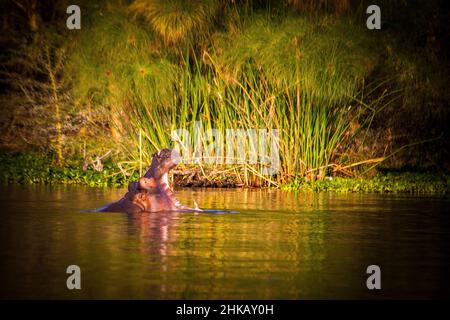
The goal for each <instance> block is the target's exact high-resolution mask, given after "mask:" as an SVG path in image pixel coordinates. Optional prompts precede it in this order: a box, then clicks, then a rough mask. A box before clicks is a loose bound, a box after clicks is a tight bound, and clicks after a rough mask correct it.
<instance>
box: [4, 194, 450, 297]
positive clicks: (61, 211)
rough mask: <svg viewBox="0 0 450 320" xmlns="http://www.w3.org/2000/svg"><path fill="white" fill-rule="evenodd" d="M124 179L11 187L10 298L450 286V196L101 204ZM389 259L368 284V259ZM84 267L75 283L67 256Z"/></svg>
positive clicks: (405, 292)
mask: <svg viewBox="0 0 450 320" xmlns="http://www.w3.org/2000/svg"><path fill="white" fill-rule="evenodd" d="M124 192H125V190H124V189H109V188H88V187H75V186H74V187H71V186H4V187H2V188H1V189H0V199H1V203H2V207H1V215H0V219H1V223H0V268H1V269H0V274H1V284H0V295H1V298H42V299H47V298H62V299H67V298H69V299H72V298H78V299H79V298H81V299H91V298H95V299H105V298H120V299H316V298H319V299H323V298H326V299H328V298H337V299H349V298H357V299H359V298H364V299H372V298H374V299H379V298H388V299H390V298H433V297H442V296H443V295H446V296H448V295H449V293H450V289H449V288H448V286H447V283H448V279H447V277H448V270H449V267H450V255H449V254H448V244H449V240H450V236H449V230H450V229H449V227H450V209H449V205H450V200H449V199H448V198H442V197H437V196H407V195H370V194H369V195H368V194H332V193H321V194H312V193H292V192H291V193H290V192H283V191H279V190H246V189H244V190H242V189H238V190H235V189H182V190H176V194H177V197H178V199H179V200H180V201H181V202H182V203H184V204H186V205H192V204H193V200H197V202H198V203H199V205H200V207H202V208H208V209H227V210H236V211H239V213H232V214H197V215H195V214H192V213H166V214H156V213H148V214H136V215H129V214H124V213H89V212H82V210H86V209H93V208H97V207H100V206H102V205H104V204H106V203H108V202H111V201H114V200H117V199H119V198H120V197H121V196H122V195H123V194H124ZM373 264H375V265H379V266H380V268H381V285H382V289H381V290H368V289H367V287H366V279H367V277H368V276H369V275H367V274H366V268H367V266H369V265H373ZM69 265H78V266H79V267H80V268H81V287H82V288H81V290H68V289H67V287H66V279H67V277H68V276H69V275H68V274H66V268H67V267H68V266H69Z"/></svg>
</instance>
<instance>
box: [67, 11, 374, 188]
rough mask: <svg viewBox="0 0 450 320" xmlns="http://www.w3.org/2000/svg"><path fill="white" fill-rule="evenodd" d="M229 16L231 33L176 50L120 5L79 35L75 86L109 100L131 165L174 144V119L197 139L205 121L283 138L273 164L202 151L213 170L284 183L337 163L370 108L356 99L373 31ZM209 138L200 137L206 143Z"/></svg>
mask: <svg viewBox="0 0 450 320" xmlns="http://www.w3.org/2000/svg"><path fill="white" fill-rule="evenodd" d="M234 18H235V19H237V20H238V21H237V22H236V23H237V24H238V25H239V26H240V27H239V28H238V29H236V30H235V32H226V31H222V32H216V33H214V34H213V35H211V39H210V45H209V47H208V48H204V49H202V50H201V51H198V50H197V51H196V50H195V48H186V50H185V54H184V56H183V58H181V59H180V56H179V55H172V54H171V53H170V52H166V51H165V50H164V48H161V47H158V42H157V41H154V34H153V33H152V31H151V30H146V29H145V28H143V27H142V26H141V25H139V22H137V21H135V20H132V19H130V17H129V16H126V15H125V14H124V13H123V12H122V11H120V10H119V11H112V12H109V13H108V14H107V15H105V17H104V19H105V21H103V22H99V23H95V24H93V25H92V26H91V28H92V29H91V30H90V32H86V34H89V38H86V39H83V38H82V39H80V45H79V46H78V49H77V50H76V51H75V52H74V55H73V62H74V63H75V64H76V65H77V66H78V68H79V69H80V71H81V72H80V71H79V72H78V74H80V77H79V78H78V80H77V81H76V82H75V89H76V90H79V91H81V92H83V93H84V95H85V97H87V99H88V100H89V99H91V100H89V101H94V100H95V99H96V98H97V99H99V101H95V102H93V103H97V104H100V105H107V107H108V110H109V112H110V113H111V124H112V126H113V128H114V129H115V130H116V131H117V132H118V133H119V135H118V136H119V138H118V139H117V146H118V148H119V149H120V150H121V151H122V154H123V155H124V156H126V157H128V160H127V161H124V162H123V163H121V165H123V168H124V172H128V173H130V172H133V171H136V170H138V168H140V167H141V166H142V162H144V163H145V164H148V163H150V160H151V155H152V153H153V152H154V151H155V150H157V149H160V148H164V147H172V146H174V142H173V141H172V138H173V137H171V132H172V131H173V130H175V129H177V128H182V129H186V130H188V131H189V132H190V133H191V139H192V140H193V139H194V137H193V133H194V129H195V126H196V125H198V123H199V121H200V122H201V127H200V130H201V131H202V133H205V132H206V131H207V130H209V129H213V128H214V129H217V130H219V131H220V132H221V133H222V135H223V136H225V132H226V129H245V130H250V129H276V130H278V132H279V138H280V140H279V141H280V145H279V151H280V159H279V160H280V167H279V171H278V173H277V174H276V175H273V176H263V175H261V174H260V169H261V167H264V166H265V165H264V164H250V163H238V164H230V165H211V164H208V159H205V160H206V161H203V162H201V163H200V164H197V166H200V168H201V171H202V172H203V173H205V175H206V176H207V177H206V178H207V179H214V174H218V173H224V172H225V173H226V174H228V175H230V174H232V175H234V176H235V177H236V179H237V180H238V181H239V182H241V183H242V184H247V185H249V184H257V185H261V184H266V185H278V184H281V183H286V182H288V181H290V180H292V179H293V178H295V177H299V176H301V177H308V178H310V179H312V180H314V179H316V178H322V177H324V176H325V175H326V174H328V173H329V171H330V170H331V168H332V165H333V164H336V163H340V162H339V161H340V155H339V151H341V150H345V146H346V145H348V143H350V142H351V140H352V138H353V136H354V135H355V134H356V133H357V132H356V131H352V130H350V125H351V124H352V123H358V122H359V121H360V120H361V119H360V117H361V116H362V115H364V117H368V116H370V114H371V113H373V112H375V110H371V109H370V108H368V107H367V105H368V104H370V102H366V103H362V102H361V101H359V100H358V99H356V98H357V97H358V94H359V91H360V90H361V88H362V87H363V79H364V78H365V77H366V76H367V75H368V74H370V72H371V71H372V70H373V68H374V65H375V63H376V55H375V53H374V50H373V47H372V39H371V37H370V36H369V35H367V34H365V32H367V31H364V30H363V29H360V28H359V27H357V26H355V25H352V23H351V22H350V21H347V20H345V21H344V20H336V19H331V18H330V17H329V16H321V17H316V18H307V17H302V16H298V15H296V16H287V17H286V18H285V19H283V20H282V21H276V20H270V19H267V17H265V16H263V15H258V14H253V15H252V16H251V17H250V21H242V20H243V19H244V20H245V19H248V17H246V16H238V17H237V18H236V17H234ZM106 34H108V36H106ZM92 37H94V39H92ZM368 110H369V111H368ZM203 139H204V140H203V141H202V142H203V144H204V145H205V146H206V145H207V144H208V143H209V142H211V139H210V138H208V137H204V136H203ZM192 142H194V141H192ZM246 148H247V151H248V152H250V151H251V146H247V147H246ZM208 172H209V173H208Z"/></svg>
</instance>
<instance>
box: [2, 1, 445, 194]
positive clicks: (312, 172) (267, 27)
mask: <svg viewBox="0 0 450 320" xmlns="http://www.w3.org/2000/svg"><path fill="white" fill-rule="evenodd" d="M19 2H20V1H19ZM32 2H33V1H31V2H30V3H32ZM46 6H51V8H47V7H46ZM59 6H61V7H59ZM81 7H82V12H83V22H82V25H83V26H82V29H81V30H79V31H76V32H69V31H68V30H65V28H60V25H61V23H64V18H65V11H64V9H65V8H64V6H63V5H62V4H54V5H51V4H46V5H45V4H40V5H36V6H35V7H30V8H28V7H27V6H26V4H24V5H23V6H22V8H27V10H28V11H27V12H26V15H24V21H23V25H21V26H20V27H19V26H14V25H11V26H9V27H10V29H11V30H17V31H11V33H4V34H5V35H4V37H5V39H6V40H5V39H3V38H2V39H1V40H2V41H7V42H8V45H9V47H10V50H9V51H8V53H7V54H6V55H3V56H0V64H1V65H2V67H3V68H2V70H3V71H1V72H2V75H3V76H4V77H3V78H4V79H5V80H6V81H5V80H3V81H4V82H5V83H6V85H7V89H6V90H5V91H2V92H1V95H0V97H1V102H2V104H3V105H4V106H5V110H6V111H5V112H4V114H2V119H0V120H1V121H0V123H1V130H2V135H1V136H2V138H1V142H2V148H1V149H2V150H4V151H5V152H6V153H5V154H4V155H2V159H3V160H4V161H2V164H1V165H0V166H1V168H2V171H3V172H2V181H4V182H38V181H39V182H44V183H50V182H51V183H53V182H58V181H60V182H63V183H69V182H70V181H71V182H74V183H89V184H95V185H123V184H126V181H128V180H129V179H131V178H132V177H134V176H135V175H137V174H139V173H140V172H142V170H143V169H145V168H144V167H145V166H146V164H148V163H150V161H151V155H152V154H153V152H154V151H155V150H158V149H160V148H166V147H173V146H174V141H173V138H174V137H171V132H172V131H173V130H175V129H178V128H181V129H185V130H188V131H189V132H191V139H192V140H193V139H194V135H193V134H192V133H193V131H194V127H195V126H196V125H197V123H199V122H200V123H201V126H200V130H201V132H202V133H203V134H204V133H205V132H207V131H208V130H210V129H212V128H214V129H217V130H218V132H220V133H221V134H222V136H225V130H226V129H245V130H249V129H277V130H278V131H279V135H280V136H279V137H280V170H279V172H278V173H277V174H276V175H274V176H262V175H261V174H259V172H260V169H261V167H263V166H264V165H262V164H248V163H245V164H237V165H222V164H210V163H207V162H204V163H202V164H201V165H186V164H185V165H181V166H180V167H179V168H178V169H179V170H180V171H181V172H183V171H184V172H187V174H188V175H189V174H190V173H189V172H192V171H193V170H194V171H200V172H201V174H196V175H195V179H197V180H200V181H203V182H205V183H204V185H219V186H220V185H223V184H226V185H229V184H234V185H243V186H283V185H286V186H288V188H294V189H296V188H305V187H307V186H310V185H311V187H308V188H310V189H314V190H322V189H321V188H325V189H330V190H332V189H333V188H337V189H345V188H348V189H349V190H354V189H355V190H363V191H364V190H366V189H367V190H372V191H375V190H376V188H377V187H376V186H375V185H376V184H377V182H373V181H375V180H362V181H372V182H371V183H374V185H373V186H372V185H370V186H369V185H368V184H367V183H365V184H364V185H365V186H359V185H358V183H357V181H359V180H358V179H363V178H364V177H365V176H366V174H368V173H369V174H373V173H374V172H373V171H374V170H376V167H377V166H378V165H379V164H381V163H382V164H383V166H385V167H391V168H402V167H404V166H408V165H410V166H413V167H418V168H425V169H428V168H431V169H439V170H443V169H444V170H445V169H448V168H447V167H448V166H449V163H448V160H447V159H448V158H449V157H448V152H447V150H448V148H447V145H446V143H447V142H446V139H445V137H446V136H447V134H448V132H447V129H445V128H446V126H445V123H446V121H445V119H447V116H448V111H447V107H446V106H447V104H446V103H445V101H448V100H447V97H448V90H447V88H446V84H447V81H446V79H448V75H446V72H445V70H446V65H442V63H443V61H444V60H443V59H442V56H441V52H440V51H439V50H438V49H436V48H437V47H436V46H433V45H427V46H419V45H417V43H419V41H418V39H422V38H421V37H423V34H421V33H420V32H421V31H420V32H419V30H422V29H423V25H424V24H426V25H427V26H428V28H429V29H427V30H431V31H427V32H429V33H430V34H427V35H426V36H427V39H428V38H429V39H430V41H432V39H435V38H433V37H435V36H436V34H437V33H433V32H434V31H433V30H438V29H436V28H437V27H436V26H433V25H431V26H430V25H429V22H428V20H427V21H426V22H423V21H421V20H418V21H416V20H414V21H416V22H415V23H416V25H413V26H411V28H412V29H413V30H418V31H417V32H418V33H417V34H416V33H414V32H408V37H409V38H408V39H409V42H408V43H404V42H402V40H401V39H404V34H403V33H402V32H401V31H399V30H397V29H396V24H395V23H396V21H397V20H396V19H398V17H397V16H396V15H395V14H396V12H399V10H400V11H401V12H402V14H408V12H410V11H414V10H413V9H414V8H412V7H409V6H408V5H407V4H389V3H384V4H383V8H384V9H383V19H384V21H387V22H388V23H390V22H392V24H391V25H389V24H388V27H386V30H384V31H383V32H384V33H383V34H384V36H383V37H380V35H379V34H378V33H377V32H374V31H369V30H368V29H367V28H366V27H365V17H366V16H365V14H364V4H362V5H360V6H354V5H352V2H351V1H348V0H330V1H309V0H286V1H273V2H271V1H266V2H265V1H257V0H255V1H211V0H203V1H200V0H198V1H188V2H187V1H181V0H170V1H162V0H135V1H132V2H131V3H130V5H129V6H125V5H124V4H123V2H122V1H112V2H111V1H105V2H98V3H95V4H94V3H92V2H89V1H81ZM47 9H51V10H53V11H54V12H55V14H54V15H53V16H52V17H49V16H46V15H45V14H44V13H43V12H47V11H48V12H50V11H51V10H50V11H49V10H47ZM423 9H424V10H431V9H429V7H428V5H424V8H423ZM11 10H12V11H13V12H14V10H18V8H16V7H12V8H11ZM30 17H34V18H33V19H32V20H30V19H31V18H30ZM27 19H28V20H27ZM4 21H5V23H4V25H6V26H7V25H8V23H9V20H8V19H6V18H5V19H4ZM427 23H428V24H427ZM438 26H439V24H438ZM12 27H16V28H12ZM434 41H435V40H434ZM424 107H426V108H427V109H426V111H424ZM202 139H203V140H202V143H203V145H204V146H206V145H208V144H209V143H210V142H211V141H212V138H211V137H207V136H205V135H203V136H202ZM175 140H176V139H175ZM424 141H427V142H426V143H422V142H424ZM175 142H176V141H175ZM191 143H193V141H191ZM247 148H248V150H247V151H249V150H250V146H248V147H247ZM8 152H14V153H16V154H17V153H19V154H22V155H19V156H17V155H15V156H11V155H9V154H8ZM30 152H31V153H30ZM36 152H37V153H36ZM103 154H109V156H108V157H107V158H105V159H104V160H102V161H106V162H105V163H104V164H103V171H95V170H93V169H92V168H91V169H88V170H83V165H85V164H86V163H90V161H91V159H94V158H96V157H97V156H99V155H103ZM14 159H15V160H14ZM35 160H36V161H35ZM38 163H40V165H41V166H42V167H43V168H45V170H39V169H38V168H39V166H38V165H37V164H38ZM27 168H28V169H29V170H28V169H27ZM33 168H34V169H33ZM33 174H36V177H34V178H33V177H32V175H33ZM15 175H17V177H15ZM328 176H332V177H334V179H333V180H332V181H328V180H323V179H324V178H325V177H328ZM339 176H349V177H352V179H351V180H346V179H341V178H338V177H339ZM423 178H424V179H425V180H426V177H425V176H424V177H423ZM189 179H190V178H189ZM189 179H188V180H189ZM230 180H231V181H232V182H230ZM316 180H317V183H315V181H316ZM301 181H311V183H310V182H308V183H302V182H301ZM348 181H350V182H348ZM354 183H356V184H355V185H353V184H354ZM424 183H425V184H427V183H428V182H426V181H425V182H424ZM341 184H342V185H341ZM405 184H406V185H408V186H407V187H405V188H406V189H405V190H411V188H413V187H412V185H411V184H410V183H409V182H408V183H405ZM432 184H433V185H434V182H433V183H432ZM388 185H389V186H390V185H391V184H390V182H389V183H388ZM389 186H387V187H386V188H387V189H389V188H391V187H389ZM365 188H366V189H365ZM392 188H394V189H396V190H397V189H399V188H400V187H392ZM418 188H419V189H421V188H420V187H418ZM433 188H434V187H433ZM436 189H439V188H436ZM399 191H400V190H399Z"/></svg>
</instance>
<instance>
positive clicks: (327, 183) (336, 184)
mask: <svg viewBox="0 0 450 320" xmlns="http://www.w3.org/2000/svg"><path fill="white" fill-rule="evenodd" d="M283 189H284V190H300V191H316V192H324V191H330V192H371V193H391V192H392V193H445V194H448V193H449V191H450V175H449V174H441V175H436V174H430V173H417V172H414V173H412V172H403V173H398V172H397V173H392V172H391V173H379V174H378V175H376V176H375V177H373V178H365V179H363V178H342V177H335V178H332V179H331V180H330V179H324V180H321V181H315V182H309V181H306V180H305V179H303V178H300V179H296V180H295V181H294V182H292V183H290V184H288V185H285V186H283Z"/></svg>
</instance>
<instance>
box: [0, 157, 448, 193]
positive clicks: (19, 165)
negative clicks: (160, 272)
mask: <svg viewBox="0 0 450 320" xmlns="http://www.w3.org/2000/svg"><path fill="white" fill-rule="evenodd" d="M186 177H187V178H186ZM138 178H139V172H136V171H135V172H132V173H130V175H129V176H125V175H124V174H123V172H121V171H120V170H119V167H118V166H117V164H115V163H113V162H106V163H104V164H103V168H102V170H101V171H96V170H94V169H93V168H88V169H87V170H83V164H82V160H71V161H68V162H67V163H66V164H65V166H62V167H59V166H55V165H53V164H52V162H51V160H50V159H49V158H47V157H42V156H36V155H34V154H30V153H25V154H15V155H12V154H6V153H2V154H0V183H1V184H2V185H9V184H22V185H25V184H44V185H58V184H61V185H80V186H82V185H83V186H91V187H126V186H127V185H128V183H129V182H131V181H137V179H138ZM174 185H175V186H176V187H177V188H184V187H189V188H243V187H244V188H255V189H258V188H268V187H266V186H250V187H245V186H242V185H239V183H238V181H237V180H236V178H233V176H231V175H230V176H222V177H220V179H216V180H213V181H212V180H207V179H206V178H202V177H201V176H200V175H197V176H196V177H192V176H189V173H187V174H186V173H183V170H177V171H176V174H174ZM272 188H274V187H272ZM274 189H280V190H285V191H307V192H340V193H405V194H449V193H450V172H423V171H419V170H416V171H414V170H410V171H391V172H382V171H379V172H377V173H376V175H375V176H373V177H370V178H369V177H351V178H349V177H328V178H326V179H322V180H317V181H314V182H311V181H308V180H306V179H305V178H303V177H298V178H295V179H293V180H292V181H291V182H289V183H287V184H283V185H280V186H279V187H278V188H274Z"/></svg>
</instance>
